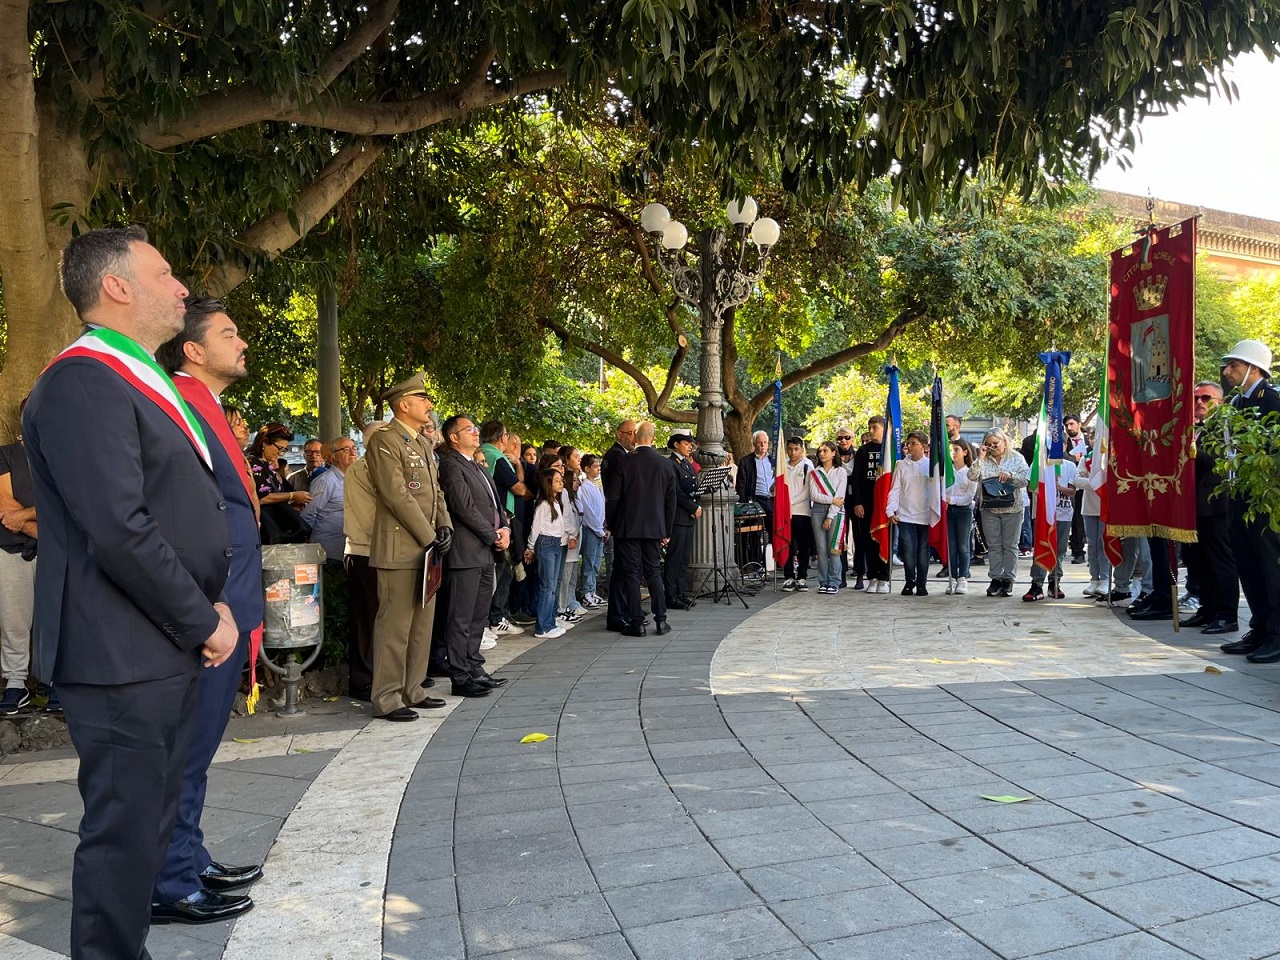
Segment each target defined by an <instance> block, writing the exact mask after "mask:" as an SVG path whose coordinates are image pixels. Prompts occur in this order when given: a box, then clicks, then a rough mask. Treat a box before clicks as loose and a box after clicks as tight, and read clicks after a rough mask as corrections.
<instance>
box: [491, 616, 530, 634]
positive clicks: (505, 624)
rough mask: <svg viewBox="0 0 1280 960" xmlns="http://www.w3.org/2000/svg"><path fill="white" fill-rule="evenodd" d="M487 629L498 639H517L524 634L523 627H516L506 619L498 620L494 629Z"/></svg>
mask: <svg viewBox="0 0 1280 960" xmlns="http://www.w3.org/2000/svg"><path fill="white" fill-rule="evenodd" d="M489 629H490V630H492V631H493V632H494V633H495V634H496V635H497V636H499V637H518V636H520V634H522V633H524V627H517V626H516V625H515V624H514V623H512V622H511V621H510V620H508V619H507V618H506V617H503V618H502V619H501V620H499V621H498V625H497V626H496V627H490V628H489Z"/></svg>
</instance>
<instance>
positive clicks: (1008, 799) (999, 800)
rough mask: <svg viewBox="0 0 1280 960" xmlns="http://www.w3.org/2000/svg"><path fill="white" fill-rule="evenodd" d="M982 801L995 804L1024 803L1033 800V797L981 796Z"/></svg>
mask: <svg viewBox="0 0 1280 960" xmlns="http://www.w3.org/2000/svg"><path fill="white" fill-rule="evenodd" d="M981 797H982V799H983V800H994V801H995V802H996V803H1024V802H1025V801H1027V800H1034V799H1035V797H1008V796H1005V797H991V796H988V795H987V794H985V793H984V794H981Z"/></svg>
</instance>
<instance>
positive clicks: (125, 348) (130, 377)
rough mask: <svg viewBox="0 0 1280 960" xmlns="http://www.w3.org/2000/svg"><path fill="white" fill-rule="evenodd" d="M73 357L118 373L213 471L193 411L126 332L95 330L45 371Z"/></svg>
mask: <svg viewBox="0 0 1280 960" xmlns="http://www.w3.org/2000/svg"><path fill="white" fill-rule="evenodd" d="M70 357H88V358H89V359H91V360H97V361H98V362H100V363H102V364H105V365H106V366H107V367H110V368H111V369H112V370H114V371H115V372H116V373H117V374H119V375H120V376H121V377H122V378H123V379H124V380H125V381H126V382H127V383H128V384H129V385H130V386H131V387H133V388H134V389H135V390H137V391H138V392H139V393H141V394H142V395H143V396H144V397H146V398H147V399H148V400H150V401H151V402H152V403H154V404H155V405H156V406H157V407H159V408H160V410H161V411H162V412H163V413H164V415H165V416H167V417H168V418H169V419H170V420H172V421H173V423H174V426H176V427H177V428H178V429H179V430H181V431H182V433H183V435H184V436H185V437H186V438H187V440H189V441H190V442H191V446H193V447H195V450H196V453H197V454H199V455H200V459H201V460H203V461H204V462H205V466H207V467H208V468H209V469H210V470H211V471H212V470H213V457H212V456H210V454H209V444H208V442H207V441H206V440H205V436H204V431H203V430H202V429H201V428H200V424H199V422H198V421H197V420H196V418H195V417H194V416H193V415H192V413H191V409H190V408H189V407H188V406H187V403H186V401H185V400H183V399H182V397H181V396H180V395H179V393H178V388H177V387H175V386H174V385H173V381H172V380H170V379H169V376H168V374H166V373H165V372H164V371H163V370H162V369H160V364H158V363H156V361H155V357H153V356H151V354H149V353H147V351H146V350H144V349H143V348H142V347H141V346H140V345H139V344H138V343H136V342H135V341H133V340H130V339H129V338H128V337H126V336H125V335H124V334H123V333H119V332H117V331H115V330H108V329H106V328H105V327H95V328H93V329H92V330H88V331H86V332H85V333H84V334H83V335H82V336H81V337H80V338H79V339H78V340H76V341H75V342H74V343H72V344H71V346H69V347H67V348H66V349H65V350H63V351H62V352H61V353H60V354H58V355H57V356H56V357H54V358H53V360H52V361H50V363H49V366H48V367H45V370H49V369H50V368H51V367H53V365H54V364H56V363H58V362H59V361H61V360H66V359H68V358H70Z"/></svg>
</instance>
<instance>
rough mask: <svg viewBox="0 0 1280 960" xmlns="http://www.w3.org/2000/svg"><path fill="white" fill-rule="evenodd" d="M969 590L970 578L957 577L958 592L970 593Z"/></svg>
mask: <svg viewBox="0 0 1280 960" xmlns="http://www.w3.org/2000/svg"><path fill="white" fill-rule="evenodd" d="M968 592H969V581H968V579H967V578H965V577H959V578H957V579H956V593H968Z"/></svg>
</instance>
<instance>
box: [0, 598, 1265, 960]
mask: <svg viewBox="0 0 1280 960" xmlns="http://www.w3.org/2000/svg"><path fill="white" fill-rule="evenodd" d="M1081 585H1082V584H1081V583H1072V584H1070V585H1069V587H1070V589H1069V592H1073V593H1077V594H1078V591H1079V587H1080V586H1081ZM765 600H769V601H774V600H776V602H772V603H771V604H766V603H765V602H763V601H765ZM676 616H677V615H675V614H673V624H674V625H675V626H676V627H677V629H676V630H675V632H673V633H672V634H670V635H668V636H666V637H660V638H659V637H648V638H645V639H643V640H633V639H624V638H621V637H619V636H618V635H616V634H611V633H605V632H604V631H603V630H601V629H600V628H599V626H598V625H593V624H592V623H584V624H583V625H581V626H580V627H579V629H577V630H575V631H573V632H572V633H570V634H569V635H567V636H566V637H564V638H562V639H560V640H557V641H551V642H547V643H543V644H541V645H538V646H536V647H531V648H529V649H527V650H525V651H524V652H523V653H521V654H519V655H518V656H516V657H515V659H513V660H512V661H511V662H510V663H508V664H507V665H506V666H505V667H504V668H503V671H502V672H503V673H504V675H507V676H509V677H511V678H512V679H511V683H510V684H509V685H508V686H507V687H506V688H504V690H503V691H502V692H501V693H496V694H494V695H492V696H490V697H487V698H484V699H482V700H475V701H467V702H464V703H461V704H460V705H458V706H457V707H456V708H455V709H453V710H452V712H451V713H450V714H449V716H448V717H447V718H446V719H444V721H443V722H442V723H440V724H439V728H438V729H437V730H434V731H426V733H429V734H430V736H429V739H428V737H427V736H425V735H420V736H417V737H413V738H409V737H408V733H407V731H405V732H403V733H400V732H397V731H392V730H387V728H388V727H391V726H392V725H386V724H382V725H377V726H369V727H365V728H364V729H363V730H362V731H361V732H360V733H356V734H353V733H352V731H351V730H346V731H340V732H338V733H335V734H327V735H329V736H338V737H345V738H346V741H347V742H346V744H345V746H343V747H342V749H341V750H338V751H337V752H336V753H335V752H333V751H332V750H325V751H323V752H317V753H308V754H303V755H301V756H298V755H296V754H293V755H290V756H273V757H267V758H260V762H261V763H262V764H263V766H262V767H261V768H259V770H261V769H268V768H269V769H270V773H265V774H263V773H260V772H258V771H252V775H253V776H269V777H271V778H273V779H274V780H289V781H294V782H296V784H297V785H296V786H295V787H293V788H292V789H291V790H290V789H284V788H283V787H281V786H274V788H273V789H274V792H273V789H268V788H264V791H265V792H264V793H263V794H262V795H261V797H260V798H259V797H258V796H257V792H256V789H251V790H250V791H249V793H250V794H252V795H253V801H252V802H253V803H256V804H257V806H258V807H263V808H264V809H263V810H262V811H258V810H257V809H256V807H255V811H254V812H253V814H252V816H255V817H262V818H265V819H264V820H263V821H262V822H261V823H259V824H258V825H257V826H256V827H251V828H249V832H251V831H252V830H253V829H257V830H260V831H262V832H264V833H269V834H271V835H272V836H275V834H276V831H277V830H279V831H280V832H279V836H278V838H277V839H276V842H275V846H274V847H273V848H272V852H271V857H270V859H268V874H269V876H268V879H267V880H265V881H264V882H263V884H261V885H259V888H257V889H256V890H255V897H257V898H258V899H259V901H260V904H261V906H260V907H259V909H257V910H255V911H254V912H252V913H250V914H249V915H247V916H246V917H245V918H244V919H243V920H242V921H240V923H239V924H238V925H237V926H236V928H235V930H234V931H227V930H222V931H218V930H212V929H208V930H202V929H201V928H182V929H178V928H169V929H167V930H166V929H163V928H157V930H156V931H154V932H153V935H152V938H151V949H152V953H153V955H154V956H155V957H156V958H157V960H159V958H162V957H170V956H182V957H193V958H203V957H210V958H213V957H219V956H222V957H225V958H227V960H240V958H242V957H256V956H259V955H261V956H264V957H265V956H266V955H267V954H268V953H270V954H271V955H272V956H278V955H280V954H281V953H285V952H287V953H289V954H292V955H295V956H298V957H303V958H310V957H341V958H343V960H347V958H360V960H364V958H366V957H368V958H374V957H377V956H384V957H387V958H418V957H422V958H433V960H448V958H464V957H466V958H470V957H481V956H484V957H501V958H505V960H533V958H539V960H542V958H553V960H558V958H575V960H577V958H581V960H588V958H601V960H613V958H627V960H636V958H638V960H650V958H653V960H685V958H698V960H720V958H722V960H737V958H755V957H758V958H770V960H797V958H802V957H804V958H814V957H818V958H822V960H836V958H846V957H848V958H853V957H857V958H860V960H861V958H886V960H897V958H921V960H925V958H928V960H935V958H936V960H953V958H954V960H967V958H992V957H1000V958H1022V957H1040V958H1048V957H1052V958H1056V960H1084V958H1089V960H1116V958H1119V960H1124V958H1132V960H1164V958H1175V957H1176V958H1185V957H1200V958H1206V960H1207V958H1223V960H1228V958H1229V960H1241V958H1246V957H1247V958H1264V957H1280V745H1278V744H1280V723H1277V720H1278V719H1280V717H1278V716H1277V703H1280V686H1277V684H1276V682H1275V680H1276V678H1277V677H1280V671H1278V670H1277V669H1276V668H1274V667H1247V668H1246V667H1245V665H1244V664H1243V663H1242V662H1241V661H1240V660H1239V659H1238V658H1227V657H1223V656H1221V655H1219V654H1217V653H1216V648H1215V647H1213V646H1212V645H1210V644H1208V643H1206V642H1205V641H1206V639H1207V638H1204V637H1201V636H1200V635H1199V634H1198V633H1197V632H1195V631H1184V632H1183V633H1182V634H1180V635H1178V636H1174V635H1173V634H1172V632H1171V631H1170V630H1169V627H1168V625H1167V624H1155V625H1152V626H1151V627H1150V628H1149V629H1146V630H1145V635H1144V634H1143V633H1139V632H1138V631H1137V630H1135V629H1134V628H1135V627H1137V626H1138V625H1137V624H1132V623H1130V622H1129V621H1127V619H1125V618H1123V617H1121V616H1120V615H1118V614H1114V613H1111V612H1109V611H1106V610H1104V609H1098V608H1096V607H1095V606H1094V605H1092V604H1084V603H1074V604H1071V603H1069V602H1059V603H1041V604H1034V605H1032V604H1022V603H1019V602H1018V601H1016V600H1012V601H1011V600H1003V601H1000V600H988V599H987V598H985V597H983V596H981V595H971V596H969V597H964V598H948V597H929V598H920V599H913V600H907V599H905V598H899V597H896V596H893V597H866V596H863V595H859V594H854V593H849V594H845V595H841V596H837V597H819V596H816V595H814V594H808V595H805V594H795V595H784V596H781V597H777V598H774V597H768V598H765V597H761V598H757V599H756V600H754V601H752V607H751V610H750V611H749V612H748V611H743V610H742V608H741V606H740V605H739V606H737V607H736V608H732V609H730V608H726V607H725V606H723V605H722V606H719V607H711V606H708V605H706V604H705V603H704V604H700V605H699V606H698V608H697V609H696V610H694V611H693V612H692V614H682V615H679V619H678V620H677V619H675V618H676ZM504 645H505V643H504ZM930 653H933V654H934V655H932V656H931V655H930ZM1206 668H1208V671H1209V672H1207V671H1206ZM1236 668H1240V669H1236ZM713 683H714V687H715V692H714V693H713V692H712V686H713ZM434 725H435V724H432V726H434ZM408 726H409V727H413V728H417V727H426V726H427V724H412V725H408ZM384 731H385V732H384ZM532 732H540V733H545V734H547V735H548V737H549V739H547V740H546V741H543V742H541V743H537V744H521V743H520V742H519V741H520V739H521V738H522V737H523V736H525V735H526V734H528V733H532ZM308 735H309V736H314V737H317V738H320V737H323V736H326V734H322V733H318V732H317V733H314V734H303V735H302V736H308ZM323 742H324V741H322V740H317V747H319V746H320V745H322V744H323ZM424 743H425V749H423V744H424ZM238 746H239V745H238ZM332 757H336V758H337V760H332V759H330V758H332ZM48 762H51V763H54V764H57V763H64V764H65V763H66V761H58V760H55V761H48ZM254 762H255V761H251V760H238V761H230V765H231V768H230V769H226V770H224V769H223V768H222V767H219V768H218V770H217V771H216V772H215V775H214V784H215V787H216V789H217V790H219V791H222V790H224V789H225V790H227V791H231V790H232V787H231V785H232V784H233V783H234V781H235V779H236V777H239V776H245V775H247V774H250V773H251V771H246V770H244V769H242V768H243V765H244V764H247V763H254ZM294 763H300V764H306V765H308V769H306V770H303V769H302V768H301V766H299V768H298V769H297V772H293V768H292V767H291V765H292V764H294ZM6 766H7V765H3V766H0V954H3V956H4V958H5V960H9V958H10V957H11V956H12V957H15V958H16V957H21V958H22V960H28V957H30V958H32V960H47V958H49V957H52V956H56V955H57V954H58V953H60V952H62V951H64V950H65V930H63V931H61V932H60V931H58V930H57V926H58V924H60V923H61V924H64V925H65V903H64V901H65V895H66V894H65V890H66V882H67V871H68V868H69V861H70V849H71V846H72V845H73V842H74V837H73V836H72V835H71V834H70V833H68V832H67V831H68V830H69V829H73V827H74V821H75V818H76V816H77V815H78V809H77V807H76V803H75V800H74V788H73V787H71V786H70V785H69V784H65V783H59V782H55V783H54V784H49V783H37V782H30V781H32V780H33V779H35V778H34V777H33V776H31V775H28V776H26V777H25V780H26V781H28V782H26V783H24V784H22V785H19V786H17V787H12V786H10V785H9V784H11V783H13V780H12V779H11V778H13V777H15V776H17V777H18V778H19V779H24V778H23V777H22V774H21V773H20V772H17V771H15V772H11V773H9V774H7V775H6V774H5V769H6ZM24 766H26V767H29V768H30V767H34V766H36V765H35V764H25V765H24V764H18V765H16V767H17V770H18V771H20V770H21V769H22V768H23V767H24ZM321 767H323V770H321V769H320V768H321ZM384 772H389V773H388V775H387V776H386V777H385V778H384V779H386V780H388V781H389V782H390V786H389V787H387V786H384V787H383V788H382V789H383V790H384V791H387V790H389V793H385V792H384V793H379V792H378V791H377V790H374V789H372V788H371V787H370V783H372V782H374V781H376V780H378V779H379V778H380V775H381V774H382V773H384ZM224 777H227V778H229V779H227V781H226V782H227V786H226V787H225V788H224V786H223V784H222V781H223V779H224ZM308 784H313V785H312V786H311V787H310V788H309V789H308ZM255 788H256V784H255ZM68 790H70V797H68V794H67V791H68ZM41 791H45V792H41ZM384 795H389V796H391V797H393V799H392V800H390V801H385V800H382V799H379V798H380V797H383V796H384ZM984 795H987V796H1015V797H1030V798H1032V799H1029V800H1027V801H1025V802H1021V803H1011V804H1005V803H998V802H994V801H991V800H987V799H984V798H983V796H984ZM219 796H220V797H223V796H227V798H228V799H226V800H225V801H223V800H220V801H219V807H218V809H220V810H221V809H224V808H228V809H233V808H234V807H235V806H236V803H237V802H239V804H240V806H241V807H243V808H246V809H247V808H248V807H249V806H251V805H252V804H251V802H250V801H249V800H244V801H236V799H235V797H234V795H233V793H228V794H225V795H224V794H219ZM273 797H274V800H272V798H273ZM352 797H359V798H363V799H362V800H361V802H359V803H354V802H350V803H349V802H348V799H349V798H352ZM299 798H300V799H299ZM259 799H261V801H262V802H261V803H258V800H259ZM273 803H275V804H276V805H275V806H274V807H272V804H273ZM295 803H296V804H297V806H296V812H294V813H293V814H292V815H291V816H289V819H288V820H286V821H284V829H282V830H281V829H280V817H282V816H284V815H286V814H288V813H289V810H290V809H293V808H294V807H293V805H294V804H295ZM265 808H271V809H274V810H276V811H277V813H276V816H275V819H274V822H272V818H271V817H270V815H269V810H267V809H265ZM250 822H252V821H249V820H246V821H244V822H239V821H236V826H235V827H233V828H232V830H233V831H234V830H240V828H244V827H248V826H249V823H250ZM37 830H40V831H44V832H45V833H57V834H62V835H64V836H62V837H59V843H49V842H46V841H45V840H38V839H37V837H39V836H43V835H42V834H37V833H35V831H37ZM215 835H216V834H215ZM244 836H245V832H244V831H242V832H240V833H236V834H235V835H233V836H228V837H227V838H226V840H220V841H219V842H218V843H217V845H216V846H215V848H214V849H215V853H216V854H217V855H218V856H225V857H226V858H227V859H236V857H235V855H234V853H235V852H241V851H243V854H245V855H247V854H249V853H255V854H256V855H260V852H259V851H254V850H250V849H249V846H248V841H247V840H245V839H244ZM317 837H319V839H316V838H317ZM358 837H363V838H364V839H363V842H356V841H355V840H354V839H353V838H358ZM237 838H239V839H237ZM237 843H239V844H241V845H240V846H239V847H237V846H236V844H237ZM32 844H36V847H37V848H38V849H34V850H33V849H32V847H31V845H32ZM224 844H225V846H224ZM224 850H225V851H226V852H224ZM294 860H300V861H301V863H300V864H298V863H294V864H292V865H290V861H294ZM357 860H358V861H359V863H360V864H361V867H360V869H353V870H351V871H346V872H343V871H341V870H335V869H333V868H334V867H335V865H338V864H341V863H345V862H347V861H351V862H356V861H357ZM369 864H373V865H374V866H369ZM272 884H275V885H274V886H272ZM41 889H43V890H45V891H48V892H49V895H50V896H51V897H52V898H53V899H54V900H55V901H56V902H57V903H58V904H59V905H60V906H59V907H58V908H57V909H52V908H50V907H49V906H48V904H47V903H43V904H40V905H39V909H38V910H37V909H35V908H34V907H33V908H32V909H31V911H27V912H24V907H23V904H24V903H26V902H27V899H24V898H29V897H31V896H35V895H36V894H37V892H38V891H39V890H41ZM282 890H284V891H285V892H282ZM46 899H47V898H46ZM316 904H321V905H325V909H324V910H321V911H319V912H318V913H317V912H315V911H311V910H309V909H308V905H310V906H312V907H314V906H315V905H316ZM32 911H34V912H32ZM326 912H327V913H328V914H329V915H331V916H333V917H336V918H337V919H336V920H335V921H334V922H332V923H330V924H324V923H322V922H321V923H317V922H316V917H317V916H321V917H322V916H324V915H325V913H326ZM32 918H35V919H32ZM216 926H226V925H216ZM329 928H332V929H329ZM369 930H373V931H375V933H374V934H373V935H372V936H369V935H368V934H367V931H369ZM344 931H346V932H347V941H348V943H347V946H346V947H345V948H344V945H343V939H342V937H343V932H344ZM376 931H381V942H380V943H379V942H377V941H378V939H379V938H378V936H377V934H376ZM6 935H7V937H8V938H9V939H5V936H6ZM59 937H60V938H61V939H59ZM228 940H229V942H228ZM30 944H35V945H37V946H35V947H31V948H30V951H35V950H39V951H42V952H39V953H37V952H30V951H29V952H27V953H18V952H17V951H18V950H24V949H27V945H30ZM223 944H226V946H225V949H224V947H223ZM49 951H53V953H50V952H49Z"/></svg>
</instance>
